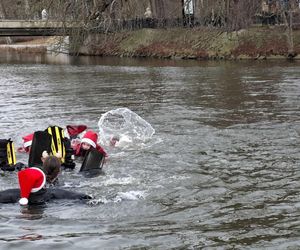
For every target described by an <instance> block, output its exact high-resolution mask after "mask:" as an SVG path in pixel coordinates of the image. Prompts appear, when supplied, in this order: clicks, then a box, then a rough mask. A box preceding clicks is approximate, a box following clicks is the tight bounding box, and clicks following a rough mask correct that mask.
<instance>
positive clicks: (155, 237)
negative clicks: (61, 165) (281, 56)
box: [0, 55, 300, 250]
mask: <svg viewBox="0 0 300 250" xmlns="http://www.w3.org/2000/svg"><path fill="white" fill-rule="evenodd" d="M0 60H1V64H0V93H1V97H2V98H1V100H0V107H1V108H0V116H1V123H0V124H1V126H0V134H1V138H8V137H11V138H12V139H13V140H14V141H15V144H16V147H17V146H20V144H21V141H22V140H21V136H23V135H25V134H27V133H30V132H32V131H34V130H43V129H45V128H46V127H47V126H48V125H53V124H56V125H60V126H65V125H66V124H70V123H84V124H87V125H89V127H91V128H93V129H95V130H97V129H98V128H97V123H98V120H99V118H100V116H101V114H103V113H104V112H106V111H109V110H112V109H116V108H120V107H127V108H129V109H131V110H132V111H134V112H135V113H137V114H138V115H140V116H141V117H142V118H144V119H145V120H146V121H148V122H149V123H150V124H151V125H152V126H153V128H154V129H155V131H156V133H155V134H154V136H153V137H152V139H151V141H150V142H148V143H147V145H144V147H140V146H136V145H131V146H130V147H129V148H127V149H124V150H122V149H111V148H106V150H107V151H108V153H109V155H110V157H109V159H108V162H107V164H106V165H105V167H104V170H105V173H104V174H103V175H100V176H97V177H95V178H85V177H83V176H81V175H80V174H79V173H78V168H76V169H75V170H74V171H71V172H70V171H69V172H66V171H65V172H63V173H62V176H61V177H60V178H61V183H62V184H61V185H62V186H63V187H64V188H65V189H68V190H77V191H80V192H86V193H89V194H92V195H93V196H94V197H95V199H94V200H93V202H92V203H89V204H85V203H79V202H74V201H57V202H51V203H48V204H47V205H45V206H44V207H37V208H21V207H20V206H19V205H18V204H7V205H1V206H0V225H1V226H0V248H1V249H30V250H34V249H233V248H234V249H299V248H300V233H299V232H300V192H299V190H300V183H299V178H300V170H299V158H300V152H299V133H300V129H299V128H300V121H299V115H300V64H299V63H288V62H284V61H277V62H182V61H157V60H134V59H109V58H106V59H103V58H102V59H101V58H100V59H99V58H98V59H97V58H88V57H86V58H77V59H74V58H68V57H62V58H58V57H36V58H34V57H32V58H31V57H30V56H27V57H18V58H16V57H13V56H10V57H9V58H8V57H7V56H3V55H2V56H0ZM17 158H18V160H19V161H23V162H26V161H27V156H26V155H21V154H18V155H17ZM1 174H2V175H1V176H0V178H1V181H0V189H1V190H4V189H7V188H11V187H17V186H18V184H17V180H16V173H7V172H5V173H4V172H2V173H1Z"/></svg>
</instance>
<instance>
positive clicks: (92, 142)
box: [71, 130, 107, 157]
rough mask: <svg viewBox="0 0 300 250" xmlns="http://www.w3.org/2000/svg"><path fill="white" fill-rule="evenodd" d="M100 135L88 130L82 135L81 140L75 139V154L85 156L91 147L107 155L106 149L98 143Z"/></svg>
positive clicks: (73, 143)
mask: <svg viewBox="0 0 300 250" xmlns="http://www.w3.org/2000/svg"><path fill="white" fill-rule="evenodd" d="M97 141H98V135H97V133H95V132H94V131H92V130H89V131H87V132H86V133H85V134H84V136H83V137H82V139H81V141H77V140H74V141H72V143H71V146H72V148H73V150H74V152H75V156H79V157H80V156H81V157H84V156H85V154H86V152H87V151H88V150H89V149H90V148H91V147H93V148H95V149H96V150H97V151H98V152H100V153H102V154H103V155H104V157H107V153H106V152H105V150H104V149H103V148H102V147H101V146H100V145H99V144H98V143H97Z"/></svg>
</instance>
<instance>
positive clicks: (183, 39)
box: [0, 26, 300, 60]
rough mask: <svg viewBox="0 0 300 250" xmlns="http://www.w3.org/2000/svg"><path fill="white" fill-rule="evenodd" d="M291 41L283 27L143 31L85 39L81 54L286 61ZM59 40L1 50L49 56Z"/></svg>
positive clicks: (298, 40) (298, 51)
mask: <svg viewBox="0 0 300 250" xmlns="http://www.w3.org/2000/svg"><path fill="white" fill-rule="evenodd" d="M293 38H294V52H295V55H296V56H295V57H294V59H300V31H299V30H296V31H294V32H293ZM287 41H288V39H287V35H286V32H285V27H283V26H266V27H253V28H251V29H248V30H240V31H238V32H224V31H221V30H216V29H204V28H201V29H182V28H181V29H180V28H176V29H168V30H165V29H141V30H136V31H130V32H129V31H126V32H120V33H110V34H98V35H93V36H90V37H88V38H87V39H86V41H85V44H84V46H82V47H81V48H80V50H79V54H81V55H93V56H118V57H153V58H170V59H195V60H208V59H224V60H237V59H255V60H257V59H286V58H287V57H288V42H287ZM59 43H60V40H59V39H58V38H44V39H39V40H38V41H36V42H32V41H31V42H22V43H15V44H13V45H1V46H0V51H3V50H9V51H12V50H15V51H17V52H20V53H21V52H32V53H46V52H47V51H49V48H50V47H51V49H52V50H53V48H54V47H57V48H59V46H58V45H59Z"/></svg>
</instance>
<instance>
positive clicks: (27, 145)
mask: <svg viewBox="0 0 300 250" xmlns="http://www.w3.org/2000/svg"><path fill="white" fill-rule="evenodd" d="M22 139H23V145H22V147H20V148H18V152H19V153H27V154H29V153H30V149H31V144H32V140H33V133H32V134H29V135H26V136H23V137H22Z"/></svg>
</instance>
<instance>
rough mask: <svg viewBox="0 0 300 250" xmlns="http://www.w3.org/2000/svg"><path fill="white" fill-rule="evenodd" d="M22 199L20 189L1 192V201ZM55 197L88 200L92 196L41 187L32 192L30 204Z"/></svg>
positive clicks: (13, 201)
mask: <svg viewBox="0 0 300 250" xmlns="http://www.w3.org/2000/svg"><path fill="white" fill-rule="evenodd" d="M19 199H20V189H18V188H14V189H7V190H3V191H1V192H0V203H16V202H18V201H19ZM54 199H68V200H88V199H92V197H91V196H89V195H87V194H83V193H76V192H72V191H68V190H63V189H59V188H47V189H41V190H40V191H38V192H36V193H31V194H30V196H29V199H28V200H29V203H28V204H30V205H33V204H36V205H37V204H43V203H45V202H48V201H50V200H54Z"/></svg>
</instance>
